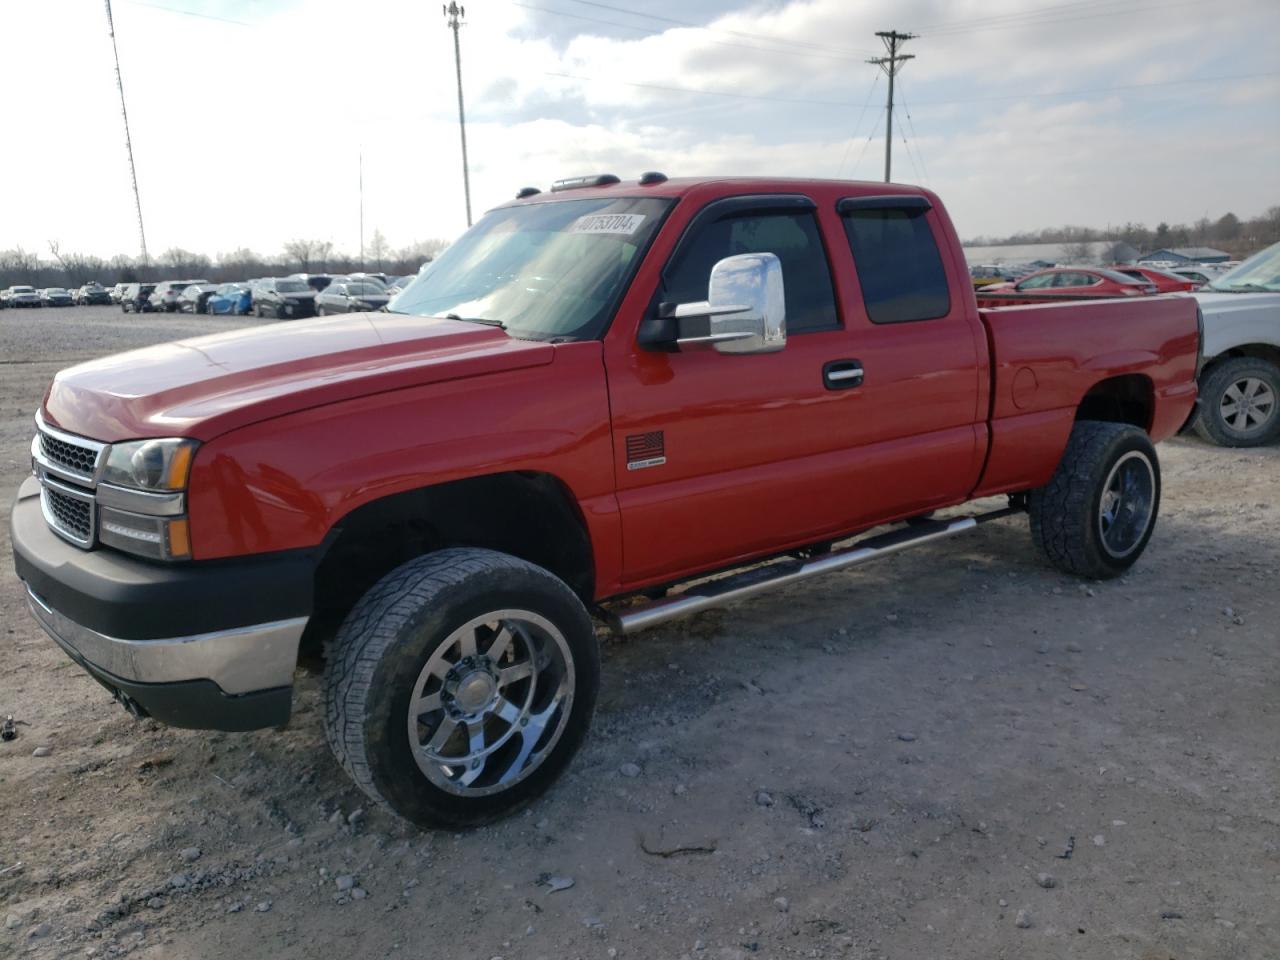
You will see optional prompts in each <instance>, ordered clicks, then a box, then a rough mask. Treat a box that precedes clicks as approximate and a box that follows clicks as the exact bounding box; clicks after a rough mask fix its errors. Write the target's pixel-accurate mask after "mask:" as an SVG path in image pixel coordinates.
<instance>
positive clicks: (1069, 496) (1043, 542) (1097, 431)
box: [1027, 420, 1159, 580]
mask: <svg viewBox="0 0 1280 960" xmlns="http://www.w3.org/2000/svg"><path fill="white" fill-rule="evenodd" d="M1135 435H1138V436H1141V437H1142V439H1143V440H1144V441H1147V436H1146V433H1145V432H1144V431H1142V430H1140V429H1139V428H1138V427H1135V426H1132V425H1131V424H1127V423H1111V422H1104V421H1098V420H1081V421H1078V422H1077V423H1076V425H1075V427H1074V428H1073V429H1072V431H1071V436H1070V439H1068V441H1067V447H1066V450H1065V451H1064V452H1063V455H1062V460H1061V461H1060V462H1059V463H1058V468H1057V470H1055V471H1054V474H1053V477H1052V479H1051V480H1050V481H1049V482H1048V483H1047V484H1046V485H1045V486H1043V487H1040V488H1038V489H1036V490H1032V491H1031V492H1030V495H1029V497H1028V503H1027V506H1028V512H1029V513H1030V516H1031V539H1032V541H1033V542H1034V543H1035V544H1036V546H1037V547H1038V548H1039V549H1040V551H1041V553H1043V554H1044V556H1045V557H1046V558H1047V559H1048V560H1049V562H1050V563H1052V564H1053V565H1054V566H1056V567H1057V568H1058V569H1060V570H1062V571H1064V572H1066V573H1070V574H1074V575H1075V576H1080V577H1091V578H1093V579H1097V580H1103V579H1107V578H1110V577H1114V576H1117V575H1118V574H1119V573H1120V572H1121V571H1122V569H1123V568H1125V567H1127V566H1128V565H1129V564H1131V563H1132V562H1133V561H1134V560H1136V559H1137V557H1138V555H1140V554H1141V553H1142V549H1139V550H1137V551H1136V552H1135V554H1134V555H1133V556H1132V558H1130V559H1128V561H1127V562H1126V563H1123V564H1119V565H1117V564H1115V563H1108V562H1107V560H1106V559H1105V558H1104V557H1103V556H1102V552H1101V550H1100V548H1099V547H1098V544H1097V542H1096V540H1095V539H1094V538H1093V537H1092V535H1091V532H1090V531H1091V524H1092V522H1093V521H1092V516H1093V512H1094V507H1093V499H1094V497H1095V496H1096V495H1097V485H1098V484H1099V483H1101V482H1102V480H1103V479H1104V477H1103V471H1104V469H1105V467H1106V463H1107V461H1108V459H1109V458H1110V457H1111V456H1112V454H1113V452H1114V451H1115V448H1116V446H1117V444H1119V443H1122V442H1123V441H1124V440H1125V439H1126V438H1128V437H1133V436H1135ZM1147 443H1148V445H1149V441H1147ZM1154 453H1155V451H1154V449H1152V450H1151V451H1150V454H1151V460H1152V466H1153V468H1155V469H1156V470H1157V484H1158V477H1159V473H1158V466H1157V463H1156V459H1155V456H1154ZM1158 489H1159V488H1158V485H1157V491H1158ZM1157 507H1158V500H1157ZM1151 524H1152V525H1153V526H1154V524H1155V514H1154V513H1153V515H1152V518H1151Z"/></svg>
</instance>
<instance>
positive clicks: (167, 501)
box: [97, 438, 198, 560]
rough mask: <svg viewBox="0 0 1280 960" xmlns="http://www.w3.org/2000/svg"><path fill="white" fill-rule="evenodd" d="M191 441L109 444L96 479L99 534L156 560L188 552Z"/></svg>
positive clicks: (184, 555) (104, 539) (111, 543)
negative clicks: (188, 480)
mask: <svg viewBox="0 0 1280 960" xmlns="http://www.w3.org/2000/svg"><path fill="white" fill-rule="evenodd" d="M197 446H198V444H197V442H196V441H195V440H183V439H177V438H174V439H163V440H135V441H132V442H130V443H117V444H112V446H111V448H110V450H109V451H108V453H107V463H106V466H105V467H103V470H102V478H101V481H100V482H99V484H98V489H97V500H98V539H99V540H101V541H102V542H103V543H104V544H106V545H108V546H112V547H115V548H116V549H118V550H124V551H126V552H128V553H133V554H137V555H138V556H142V557H150V558H152V559H154V560H184V559H186V558H188V557H190V556H191V536H190V527H189V526H188V523H187V513H186V508H187V504H186V499H187V495H186V489H187V477H188V475H189V474H190V473H191V461H192V459H193V458H194V456H195V451H196V447H197Z"/></svg>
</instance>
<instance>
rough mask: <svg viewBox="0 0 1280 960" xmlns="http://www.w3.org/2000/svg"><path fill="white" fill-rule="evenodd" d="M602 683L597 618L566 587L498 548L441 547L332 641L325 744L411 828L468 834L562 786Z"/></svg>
mask: <svg viewBox="0 0 1280 960" xmlns="http://www.w3.org/2000/svg"><path fill="white" fill-rule="evenodd" d="M599 676H600V659H599V651H598V649H597V646H596V638H595V632H594V630H593V629H592V625H591V619H590V617H589V616H588V615H587V611H586V608H585V607H583V605H582V602H581V601H580V600H579V599H578V597H577V596H576V595H574V593H573V591H571V590H570V589H569V588H568V586H566V585H565V583H564V582H563V581H561V580H560V579H558V578H557V577H555V576H553V575H552V574H551V573H549V572H548V571H546V570H544V569H542V568H541V567H536V566H534V565H533V564H530V563H526V562H525V561H523V560H519V559H517V558H515V557H512V556H509V555H507V554H503V553H497V552H495V551H492V550H479V549H466V548H453V549H448V550H441V551H439V552H437V553H431V554H427V555H425V556H422V557H418V558H416V559H414V560H411V561H409V562H408V563H406V564H404V565H403V566H401V567H399V568H397V569H396V570H393V571H392V572H391V573H389V574H387V576H386V577H384V578H383V579H382V580H381V581H379V582H378V583H377V584H376V585H374V587H373V588H372V589H371V590H370V591H369V592H368V593H366V594H365V595H364V597H363V598H362V599H361V600H360V602H359V603H357V604H356V606H355V608H354V609H353V610H352V611H351V613H350V614H349V615H348V616H347V618H346V620H345V622H344V623H343V625H342V627H341V629H340V630H339V631H338V636H337V638H336V640H335V643H334V649H333V653H332V656H331V658H330V662H329V665H328V672H327V676H326V683H325V700H326V710H325V716H326V721H327V724H326V726H327V732H328V738H329V745H330V746H331V747H332V749H333V752H334V755H335V756H336V757H337V758H338V761H339V763H341V764H342V766H343V768H344V769H345V770H346V771H347V773H348V774H349V775H350V777H351V779H352V780H354V781H355V782H356V784H357V785H358V786H359V787H360V788H361V789H362V790H363V791H364V792H365V793H366V794H368V795H369V797H371V798H372V799H373V800H375V801H376V802H378V803H381V804H384V805H385V806H387V807H389V808H391V809H392V810H393V811H395V812H396V813H398V814H399V815H400V816H402V817H404V818H405V819H406V820H410V821H412V822H413V823H415V824H417V825H419V826H422V827H452V828H457V827H470V826H476V825H479V824H482V823H486V822H488V821H491V820H494V819H497V818H498V817H502V816H505V815H507V814H509V813H510V812H512V811H513V810H515V809H518V808H519V807H521V806H522V805H524V804H525V803H528V802H529V801H530V800H532V799H533V798H534V797H536V796H538V795H539V794H541V793H542V792H543V791H544V790H546V789H547V788H548V787H549V786H550V785H551V783H552V782H553V781H554V780H555V779H556V777H557V776H559V774H560V772H561V771H562V770H563V769H564V768H565V766H566V765H567V764H568V763H569V761H570V760H571V759H572V757H573V755H574V754H575V753H576V752H577V750H578V748H579V746H581V744H582V741H583V739H584V737H585V736H586V732H587V728H588V726H589V725H590V722H591V715H592V713H593V711H594V709H595V700H596V691H597V688H598V686H599Z"/></svg>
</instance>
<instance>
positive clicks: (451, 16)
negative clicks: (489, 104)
mask: <svg viewBox="0 0 1280 960" xmlns="http://www.w3.org/2000/svg"><path fill="white" fill-rule="evenodd" d="M442 9H443V10H444V16H445V19H446V20H448V21H449V29H450V30H452V31H453V61H454V63H455V64H456V65H457V68H458V129H459V130H460V131H461V132H462V191H463V193H464V195H465V196H466V198H467V226H468V227H469V226H471V171H470V169H469V168H468V167H467V114H466V111H464V110H463V108H462V45H461V44H460V43H459V42H458V28H459V27H461V26H462V18H463V17H465V16H466V15H467V8H466V7H460V6H458V3H457V0H449V5H448V6H447V7H443V8H442Z"/></svg>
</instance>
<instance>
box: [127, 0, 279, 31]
mask: <svg viewBox="0 0 1280 960" xmlns="http://www.w3.org/2000/svg"><path fill="white" fill-rule="evenodd" d="M124 2H125V3H128V4H131V5H132V6H135V7H148V8H150V9H152V10H163V11H164V12H165V13H174V14H177V15H178V16H180V17H196V18H198V19H200V20H216V21H218V22H219V23H231V24H234V25H235V26H237V27H252V26H254V24H252V23H249V22H248V21H246V20H233V19H231V18H230V17H217V16H214V15H213V14H211V13H197V12H196V11H195V10H182V9H180V8H178V7H166V6H163V5H162V4H159V3H147V2H145V0H124Z"/></svg>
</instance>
